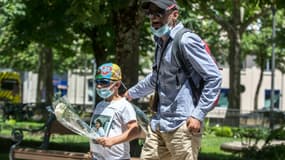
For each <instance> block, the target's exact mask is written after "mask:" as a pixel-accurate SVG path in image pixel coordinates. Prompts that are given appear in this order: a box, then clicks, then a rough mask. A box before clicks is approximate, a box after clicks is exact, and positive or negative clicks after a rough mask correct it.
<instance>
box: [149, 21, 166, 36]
mask: <svg viewBox="0 0 285 160" xmlns="http://www.w3.org/2000/svg"><path fill="white" fill-rule="evenodd" d="M151 32H152V33H153V34H154V35H156V36H157V37H162V36H165V35H168V34H169V33H170V27H169V26H168V24H165V25H163V26H162V27H160V28H158V29H155V28H153V27H151Z"/></svg>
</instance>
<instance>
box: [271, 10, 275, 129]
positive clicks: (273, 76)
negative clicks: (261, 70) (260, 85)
mask: <svg viewBox="0 0 285 160" xmlns="http://www.w3.org/2000/svg"><path fill="white" fill-rule="evenodd" d="M271 9H272V57H271V58H272V59H271V65H272V66H271V106H270V122H269V123H270V129H273V127H274V123H273V109H274V97H275V93H274V79H275V73H274V72H275V36H276V34H275V32H276V30H275V13H276V9H275V6H274V5H272V7H271Z"/></svg>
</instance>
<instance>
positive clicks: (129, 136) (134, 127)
mask: <svg viewBox="0 0 285 160" xmlns="http://www.w3.org/2000/svg"><path fill="white" fill-rule="evenodd" d="M127 128H128V129H127V130H126V131H125V132H123V134H121V135H118V136H115V137H102V138H98V139H96V141H97V142H98V143H99V144H101V145H103V146H105V147H111V146H113V145H115V144H119V143H123V142H126V141H131V140H133V139H136V138H139V136H140V134H141V130H140V128H139V125H138V123H137V121H136V120H133V121H130V122H129V123H128V124H127Z"/></svg>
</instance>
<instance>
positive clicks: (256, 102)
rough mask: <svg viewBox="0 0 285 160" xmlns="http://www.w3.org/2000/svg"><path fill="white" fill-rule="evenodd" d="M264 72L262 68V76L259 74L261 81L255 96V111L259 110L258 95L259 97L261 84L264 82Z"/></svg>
mask: <svg viewBox="0 0 285 160" xmlns="http://www.w3.org/2000/svg"><path fill="white" fill-rule="evenodd" d="M263 72H264V68H263V67H261V68H260V74H259V81H258V83H257V87H256V91H255V94H254V110H257V109H258V95H259V91H260V87H261V84H262V81H263V75H264V74H263Z"/></svg>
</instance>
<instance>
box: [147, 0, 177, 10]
mask: <svg viewBox="0 0 285 160" xmlns="http://www.w3.org/2000/svg"><path fill="white" fill-rule="evenodd" d="M150 3H153V4H155V5H156V6H157V7H159V8H161V9H163V10H170V9H173V8H176V9H178V6H177V3H176V1H175V0H144V1H143V2H142V8H143V9H148V7H149V5H150Z"/></svg>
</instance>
